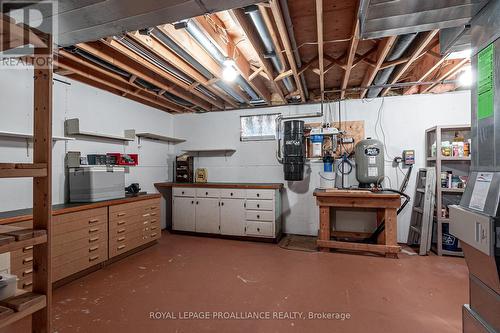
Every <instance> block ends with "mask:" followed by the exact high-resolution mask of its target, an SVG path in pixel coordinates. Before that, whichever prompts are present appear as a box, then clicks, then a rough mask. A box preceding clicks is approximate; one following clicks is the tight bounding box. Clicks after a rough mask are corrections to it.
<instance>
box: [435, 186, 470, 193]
mask: <svg viewBox="0 0 500 333" xmlns="http://www.w3.org/2000/svg"><path fill="white" fill-rule="evenodd" d="M440 189H441V192H446V193H464V192H465V189H464V188H447V187H440Z"/></svg>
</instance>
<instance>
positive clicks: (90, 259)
mask: <svg viewBox="0 0 500 333" xmlns="http://www.w3.org/2000/svg"><path fill="white" fill-rule="evenodd" d="M97 259H99V256H93V257H90V258H89V261H96V260H97Z"/></svg>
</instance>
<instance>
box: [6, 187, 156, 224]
mask: <svg viewBox="0 0 500 333" xmlns="http://www.w3.org/2000/svg"><path fill="white" fill-rule="evenodd" d="M155 198H161V195H160V194H158V193H154V194H140V195H138V196H135V197H126V198H120V199H113V200H105V201H98V202H82V203H66V204H59V205H54V206H52V215H53V216H56V215H61V214H66V213H73V212H78V211H82V210H86V209H94V208H101V207H107V206H114V205H120V204H124V203H128V202H134V201H140V200H147V199H155ZM32 218H33V215H32V209H31V208H26V209H18V210H11V211H6V212H0V224H9V223H16V222H22V221H27V220H31V219H32Z"/></svg>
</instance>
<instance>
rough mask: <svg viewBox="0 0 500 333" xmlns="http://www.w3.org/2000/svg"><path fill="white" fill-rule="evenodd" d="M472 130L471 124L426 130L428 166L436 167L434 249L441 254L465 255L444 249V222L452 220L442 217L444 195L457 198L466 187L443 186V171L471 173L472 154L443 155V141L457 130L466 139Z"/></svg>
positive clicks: (447, 222)
mask: <svg viewBox="0 0 500 333" xmlns="http://www.w3.org/2000/svg"><path fill="white" fill-rule="evenodd" d="M470 131H471V126H470V125H450V126H434V127H432V128H429V129H427V130H426V131H425V147H426V166H427V167H435V168H436V209H435V210H434V223H433V241H432V250H433V251H434V252H435V253H437V254H438V255H440V256H441V255H449V256H459V257H463V253H462V252H455V251H448V250H445V249H443V224H449V223H450V220H449V218H447V217H442V213H441V209H442V207H443V197H444V196H455V199H456V200H457V199H459V198H460V197H461V195H462V194H463V192H464V189H458V188H457V189H454V188H442V187H441V177H440V175H441V172H442V171H445V170H447V169H454V170H457V171H458V172H460V173H461V174H463V175H464V176H465V175H468V174H469V168H470V154H469V156H466V157H455V156H442V153H441V143H442V142H443V140H447V139H451V138H452V137H453V135H454V134H455V132H461V133H463V134H464V136H465V138H466V139H467V138H470ZM434 143H436V151H435V156H434V155H433V154H432V145H433V144H434ZM444 205H446V203H444Z"/></svg>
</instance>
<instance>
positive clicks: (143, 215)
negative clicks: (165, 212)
mask: <svg viewBox="0 0 500 333" xmlns="http://www.w3.org/2000/svg"><path fill="white" fill-rule="evenodd" d="M149 215H150V214H149V213H147V214H142V217H148V216H149Z"/></svg>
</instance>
